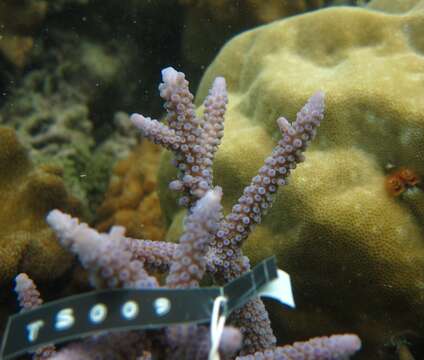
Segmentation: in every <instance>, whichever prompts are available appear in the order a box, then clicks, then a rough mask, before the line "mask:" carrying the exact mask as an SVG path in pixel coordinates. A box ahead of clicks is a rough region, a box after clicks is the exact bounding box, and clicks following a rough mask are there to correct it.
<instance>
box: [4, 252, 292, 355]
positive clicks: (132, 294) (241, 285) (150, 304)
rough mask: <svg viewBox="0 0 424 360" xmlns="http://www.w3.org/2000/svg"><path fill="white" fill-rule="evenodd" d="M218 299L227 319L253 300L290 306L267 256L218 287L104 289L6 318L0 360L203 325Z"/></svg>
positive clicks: (284, 278)
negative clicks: (104, 337) (108, 337)
mask: <svg viewBox="0 0 424 360" xmlns="http://www.w3.org/2000/svg"><path fill="white" fill-rule="evenodd" d="M222 295H223V296H225V298H226V299H227V302H226V307H225V310H224V311H225V313H226V314H227V315H229V314H230V313H231V312H232V311H233V310H234V309H236V308H238V307H240V306H242V305H244V304H245V303H246V302H247V301H249V300H250V299H251V298H252V297H254V296H264V297H271V298H273V299H277V300H278V301H280V302H282V303H283V304H286V305H289V306H292V307H293V306H294V301H293V294H292V290H291V284H290V277H289V276H288V274H286V273H284V272H283V271H281V270H278V269H277V266H276V260H275V257H270V258H267V259H266V260H264V261H262V262H261V263H260V264H258V265H257V266H255V267H254V268H253V269H252V271H249V272H247V273H245V274H243V275H242V276H240V277H239V278H237V279H235V280H233V281H231V282H230V283H228V284H227V285H225V286H224V287H207V288H196V289H166V288H158V289H109V290H101V291H93V292H89V293H85V294H80V295H75V296H71V297H67V298H63V299H60V300H57V301H53V302H49V303H45V304H43V305H41V306H39V307H37V308H36V309H33V310H30V311H24V312H22V313H19V314H16V315H13V316H11V317H9V321H8V324H7V328H6V331H5V334H4V337H3V343H2V348H1V356H0V358H1V359H4V360H8V359H12V358H14V357H16V356H19V355H23V354H25V353H27V352H31V351H35V350H37V349H38V348H40V347H42V346H45V345H48V344H58V343H62V342H65V341H70V340H77V339H79V338H82V337H86V336H89V335H92V334H94V333H98V332H100V331H101V332H103V331H110V330H121V331H123V330H124V331H125V330H136V329H153V328H161V327H164V326H169V325H175V324H181V323H198V324H201V323H208V322H209V321H210V319H211V314H212V309H213V303H214V300H215V299H216V298H217V297H218V296H222Z"/></svg>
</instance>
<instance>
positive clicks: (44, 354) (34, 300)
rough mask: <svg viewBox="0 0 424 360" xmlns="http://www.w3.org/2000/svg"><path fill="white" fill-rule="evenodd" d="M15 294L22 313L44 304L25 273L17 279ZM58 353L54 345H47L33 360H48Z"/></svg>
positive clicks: (34, 355) (37, 352)
mask: <svg viewBox="0 0 424 360" xmlns="http://www.w3.org/2000/svg"><path fill="white" fill-rule="evenodd" d="M15 283H16V286H15V292H16V293H17V295H18V301H19V305H20V306H21V308H22V311H26V310H31V309H35V308H36V307H38V306H40V305H41V304H42V303H43V300H42V299H41V296H40V292H39V291H38V289H37V287H36V286H35V284H34V282H33V281H32V280H31V279H30V278H29V276H28V275H27V274H25V273H21V274H19V275H18V276H16V278H15ZM55 353H56V348H55V347H54V345H46V346H43V347H42V348H40V349H37V351H36V352H35V353H34V354H33V357H32V358H33V360H47V359H49V358H50V357H51V356H53V355H54V354H55Z"/></svg>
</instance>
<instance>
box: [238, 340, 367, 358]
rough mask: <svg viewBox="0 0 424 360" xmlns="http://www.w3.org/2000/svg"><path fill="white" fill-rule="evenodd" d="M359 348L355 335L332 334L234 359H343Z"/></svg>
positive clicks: (358, 341)
mask: <svg viewBox="0 0 424 360" xmlns="http://www.w3.org/2000/svg"><path fill="white" fill-rule="evenodd" d="M360 348H361V340H360V339H359V338H358V337H357V336H356V335H352V334H345V335H333V336H330V337H327V336H323V337H317V338H313V339H311V340H309V341H302V342H295V343H294V344H293V345H286V346H283V347H277V348H275V349H270V350H266V351H264V352H257V353H255V354H253V355H247V356H239V357H237V358H236V360H280V359H281V360H283V359H284V360H345V359H348V358H349V357H350V356H352V355H353V354H354V353H356V352H357V351H358V350H359V349H360Z"/></svg>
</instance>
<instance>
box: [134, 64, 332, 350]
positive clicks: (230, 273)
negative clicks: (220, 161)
mask: <svg viewBox="0 0 424 360" xmlns="http://www.w3.org/2000/svg"><path fill="white" fill-rule="evenodd" d="M162 78H163V83H162V84H160V86H159V90H160V93H161V97H162V98H163V99H164V100H165V101H166V102H165V106H164V107H165V109H166V111H167V116H166V120H167V122H168V126H169V129H170V130H174V131H175V134H176V136H177V137H178V139H181V141H182V142H181V143H182V145H178V146H175V148H174V153H175V160H174V165H175V166H176V167H177V168H178V170H179V173H178V179H177V180H174V181H172V182H171V184H170V188H171V189H172V190H177V191H183V192H184V195H183V196H182V197H181V198H180V200H179V203H180V205H184V206H187V207H189V208H190V207H191V206H192V204H193V201H194V199H196V198H198V197H201V196H202V195H203V194H204V193H205V192H206V191H207V190H208V189H210V188H211V186H212V181H213V179H212V167H211V165H212V161H213V157H214V154H215V152H216V151H217V148H218V145H219V143H220V140H221V138H222V135H223V123H224V113H225V109H226V104H227V91H226V86H225V80H224V79H223V78H217V79H215V81H214V83H213V86H212V88H211V90H210V92H209V95H208V97H207V98H206V100H205V102H204V115H203V117H202V118H197V117H196V115H195V111H194V104H193V101H192V100H193V95H192V94H191V93H190V91H189V89H188V81H187V80H186V79H185V76H184V74H183V73H181V72H177V71H176V70H174V69H172V68H166V69H164V70H163V71H162ZM323 113H324V93H323V92H318V93H316V94H315V95H314V96H312V97H311V98H310V99H309V101H308V102H307V104H306V105H305V106H304V107H303V108H302V109H301V110H300V112H299V113H298V114H297V118H296V121H295V122H294V123H293V124H290V123H289V122H288V121H287V120H286V119H284V118H279V119H278V120H277V123H278V125H279V127H280V130H281V132H282V134H283V138H282V139H281V140H280V141H279V142H278V144H277V146H276V147H275V148H274V149H273V151H272V154H271V156H269V157H268V158H267V159H266V160H265V164H264V166H262V168H261V169H260V170H259V174H258V175H256V176H255V177H253V179H252V181H251V183H250V185H249V186H247V187H246V188H245V189H244V193H243V195H242V196H241V197H240V198H239V200H238V202H237V203H236V204H235V205H234V207H233V209H232V212H231V213H230V214H228V215H227V216H226V217H225V219H223V220H222V221H221V222H220V226H219V229H218V231H217V232H216V233H215V237H214V239H213V240H212V241H211V244H210V245H211V246H210V250H209V252H208V254H207V255H206V259H207V267H208V270H209V271H211V272H212V273H213V274H214V277H215V279H216V280H217V281H219V282H226V281H230V280H232V279H234V278H236V277H238V276H240V275H241V274H242V273H243V272H245V271H248V270H249V269H250V264H249V260H248V259H247V258H246V257H245V256H243V254H242V251H241V245H242V243H243V241H244V240H245V239H246V238H247V237H248V235H249V234H250V232H251V231H252V230H253V228H254V226H255V225H256V224H259V223H260V222H261V219H262V216H263V215H265V214H266V211H267V209H268V208H269V207H270V206H271V205H272V200H273V195H274V194H275V193H276V191H277V187H278V185H284V184H286V183H287V177H288V176H289V174H290V171H291V170H292V169H294V168H296V165H297V163H300V162H302V161H303V160H304V157H303V154H302V152H303V151H304V150H305V149H306V147H307V145H308V143H309V142H310V141H311V140H312V139H313V138H314V137H315V134H316V128H317V127H318V126H319V124H320V121H321V120H322V118H323ZM131 118H132V120H133V122H134V123H135V124H136V125H137V126H138V127H139V128H140V129H141V130H142V131H143V132H144V133H145V134H146V135H147V136H148V137H149V139H150V140H153V141H154V142H159V141H162V139H161V138H160V137H156V138H155V136H154V135H153V134H152V132H151V131H150V129H149V126H150V125H149V124H148V123H146V122H145V123H144V124H141V122H140V121H139V119H140V118H143V119H145V118H144V117H142V116H141V115H138V114H135V115H133V116H132V117H131ZM140 125H141V126H140ZM155 126H158V125H156V123H155ZM162 126H165V125H162ZM233 318H236V321H237V325H238V326H240V329H241V331H242V333H243V335H244V345H243V349H246V351H248V352H254V351H256V350H263V349H266V348H269V347H272V346H274V345H275V337H274V335H273V333H272V329H271V325H270V321H269V318H268V313H267V312H266V310H265V307H264V305H263V303H262V301H261V300H260V299H254V300H252V301H250V302H249V303H248V304H246V305H245V306H244V307H243V308H241V309H239V310H238V315H237V316H233Z"/></svg>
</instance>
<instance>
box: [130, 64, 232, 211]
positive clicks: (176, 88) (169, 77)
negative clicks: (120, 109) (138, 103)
mask: <svg viewBox="0 0 424 360" xmlns="http://www.w3.org/2000/svg"><path fill="white" fill-rule="evenodd" d="M162 80H163V83H161V84H160V85H159V91H160V95H161V97H162V98H163V99H164V100H165V105H164V107H165V109H166V111H167V115H166V120H167V122H168V126H166V125H164V124H161V123H159V122H158V121H157V120H151V119H150V118H146V117H144V116H142V115H140V114H133V115H132V116H131V120H132V121H133V123H134V124H135V125H136V126H137V127H138V128H139V129H140V130H141V131H142V132H143V133H144V135H145V136H146V137H147V138H148V139H150V140H151V141H153V142H155V143H160V144H163V145H165V147H166V148H168V149H170V150H172V151H173V152H174V154H175V159H174V165H175V166H176V167H177V168H178V169H179V174H178V179H177V180H175V181H173V182H171V184H170V188H171V189H172V190H175V191H180V192H182V193H183V195H182V196H181V197H180V199H179V204H180V205H181V206H186V207H188V208H191V207H192V206H193V205H194V203H195V202H196V200H198V199H200V198H201V197H202V196H203V195H204V194H205V193H206V192H207V191H208V190H210V189H211V187H212V162H213V158H214V154H215V152H216V150H217V148H218V145H219V143H220V139H221V138H222V136H223V122H224V113H225V108H226V104H227V91H226V85H225V80H224V78H217V79H215V81H214V84H213V86H212V89H211V90H210V92H209V95H208V97H207V98H206V100H205V103H204V105H205V114H204V116H203V117H202V118H199V117H197V116H196V113H195V110H194V109H195V107H194V104H193V98H194V97H193V94H191V92H190V90H189V88H188V81H187V80H186V79H185V75H184V74H183V73H182V72H178V71H176V70H175V69H173V68H171V67H168V68H166V69H164V70H162ZM171 141H172V145H171V143H170V142H171Z"/></svg>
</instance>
